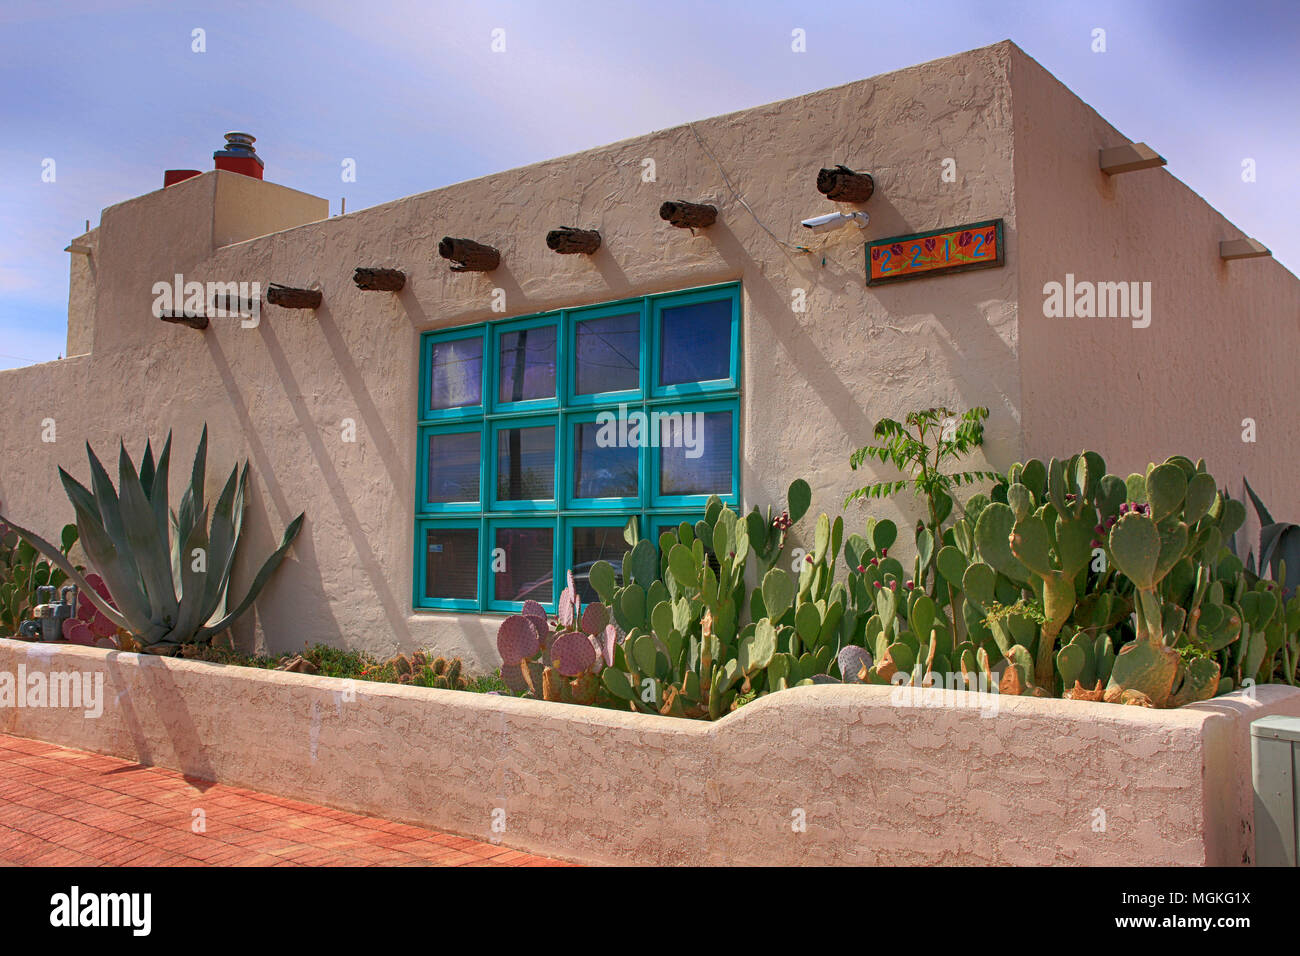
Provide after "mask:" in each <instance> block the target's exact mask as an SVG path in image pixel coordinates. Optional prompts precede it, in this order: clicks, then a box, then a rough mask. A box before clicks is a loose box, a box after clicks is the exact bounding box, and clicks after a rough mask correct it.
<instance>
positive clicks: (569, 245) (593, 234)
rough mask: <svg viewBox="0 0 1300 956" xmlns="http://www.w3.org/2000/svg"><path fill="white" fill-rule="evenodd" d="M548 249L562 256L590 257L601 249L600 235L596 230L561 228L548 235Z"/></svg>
mask: <svg viewBox="0 0 1300 956" xmlns="http://www.w3.org/2000/svg"><path fill="white" fill-rule="evenodd" d="M546 247H547V248H548V249H550V250H551V251H552V252H558V253H559V254H560V255H562V256H572V255H585V256H589V255H591V254H592V253H593V252H595V251H596V250H597V249H599V248H600V233H599V232H597V231H596V230H595V229H575V228H574V227H573V226H561V227H560V228H559V229H552V230H551V231H550V232H548V233H547V234H546Z"/></svg>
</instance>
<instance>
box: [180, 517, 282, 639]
mask: <svg viewBox="0 0 1300 956" xmlns="http://www.w3.org/2000/svg"><path fill="white" fill-rule="evenodd" d="M303 518H304V515H303V514H301V513H300V514H299V515H298V517H296V518H294V519H293V520H292V521H290V522H289V527H287V528H285V529H284V537H283V538H282V539H281V540H280V546H279V547H278V548H276V549H275V551H274V553H272V554H271V556H270V557H269V558H267V559H266V563H265V564H263V565H262V568H261V570H260V571H258V572H257V577H255V578H253V583H252V584H251V585H250V586H249V588H248V593H247V594H245V595H244V599H243V600H242V601H240V602H239V604H237V605H236V606H235V609H234V610H233V611H231V612H230V613H229V614H227V615H226V616H225V617H223V618H221V620H219V621H217V622H216V623H215V624H212V625H210V626H208V627H205V628H202V629H201V630H200V631H199V632H198V634H197V635H195V639H196V640H198V641H199V642H200V643H202V642H203V641H207V640H209V639H211V638H212V637H213V636H214V635H216V634H220V633H221V632H222V631H224V630H225V629H226V628H228V627H230V625H231V623H232V622H233V621H234V620H235V619H236V618H237V617H239V615H241V614H243V613H244V611H246V610H248V608H249V607H250V606H251V605H252V603H253V601H254V600H256V599H257V595H258V594H259V593H260V592H261V590H262V588H263V587H264V586H265V585H266V582H267V580H268V579H269V578H270V577H271V575H272V574H273V573H274V572H275V569H276V568H278V567H279V566H280V562H281V561H283V560H284V557H285V555H286V554H288V552H289V548H290V546H291V545H292V544H293V540H294V538H296V537H298V532H299V531H301V530H302V522H303Z"/></svg>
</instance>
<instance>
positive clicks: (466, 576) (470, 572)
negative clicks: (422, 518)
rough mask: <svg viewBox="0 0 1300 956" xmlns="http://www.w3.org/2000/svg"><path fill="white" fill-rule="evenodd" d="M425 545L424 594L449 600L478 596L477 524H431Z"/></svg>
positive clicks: (469, 599) (471, 598)
mask: <svg viewBox="0 0 1300 956" xmlns="http://www.w3.org/2000/svg"><path fill="white" fill-rule="evenodd" d="M424 549H425V558H424V593H425V594H427V595H428V596H429V597H432V598H441V599H443V600H449V601H475V600H477V599H478V529H477V528H430V529H429V530H428V531H427V532H426V533H425V536H424Z"/></svg>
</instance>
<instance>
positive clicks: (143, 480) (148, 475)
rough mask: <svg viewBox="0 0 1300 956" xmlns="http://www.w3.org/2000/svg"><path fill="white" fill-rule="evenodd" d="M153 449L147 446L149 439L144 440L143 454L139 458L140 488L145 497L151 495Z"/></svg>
mask: <svg viewBox="0 0 1300 956" xmlns="http://www.w3.org/2000/svg"><path fill="white" fill-rule="evenodd" d="M153 476H154V464H153V448H152V447H151V446H150V444H149V439H148V438H146V439H145V440H144V454H143V455H141V456H140V486H141V487H142V488H144V493H145V496H146V497H148V496H149V495H151V494H153Z"/></svg>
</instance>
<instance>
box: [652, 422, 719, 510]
mask: <svg viewBox="0 0 1300 956" xmlns="http://www.w3.org/2000/svg"><path fill="white" fill-rule="evenodd" d="M731 416H732V413H731V412H703V413H700V412H687V413H685V414H684V416H683V419H682V421H680V422H676V423H675V422H674V420H673V419H671V418H664V419H663V420H662V421H661V423H660V432H659V442H660V449H659V493H660V494H664V495H711V494H724V495H725V494H729V493H730V492H731V459H732V446H731V442H732V430H731V426H732V421H731ZM677 436H680V438H678V437H677Z"/></svg>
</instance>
